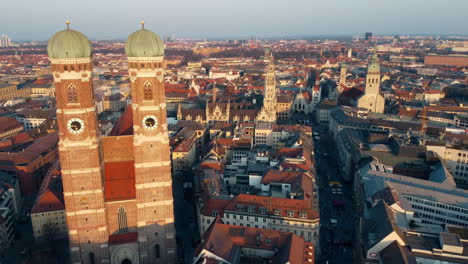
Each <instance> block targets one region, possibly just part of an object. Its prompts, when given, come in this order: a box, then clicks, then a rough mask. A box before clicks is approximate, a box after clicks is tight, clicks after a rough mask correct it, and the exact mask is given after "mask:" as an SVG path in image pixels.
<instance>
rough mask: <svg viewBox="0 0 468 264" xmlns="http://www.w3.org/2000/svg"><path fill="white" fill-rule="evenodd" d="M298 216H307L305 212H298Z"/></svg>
mask: <svg viewBox="0 0 468 264" xmlns="http://www.w3.org/2000/svg"><path fill="white" fill-rule="evenodd" d="M299 218H307V214H306V213H305V212H299Z"/></svg>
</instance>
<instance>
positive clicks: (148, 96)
mask: <svg viewBox="0 0 468 264" xmlns="http://www.w3.org/2000/svg"><path fill="white" fill-rule="evenodd" d="M143 99H144V100H153V89H152V87H151V82H149V81H146V82H145V84H143Z"/></svg>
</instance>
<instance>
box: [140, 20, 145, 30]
mask: <svg viewBox="0 0 468 264" xmlns="http://www.w3.org/2000/svg"><path fill="white" fill-rule="evenodd" d="M141 29H145V21H143V20H142V21H141Z"/></svg>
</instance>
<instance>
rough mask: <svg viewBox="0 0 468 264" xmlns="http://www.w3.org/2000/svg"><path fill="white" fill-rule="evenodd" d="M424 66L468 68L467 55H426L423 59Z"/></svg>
mask: <svg viewBox="0 0 468 264" xmlns="http://www.w3.org/2000/svg"><path fill="white" fill-rule="evenodd" d="M424 65H426V66H454V67H466V66H468V56H467V55H431V54H429V55H426V56H425V57H424Z"/></svg>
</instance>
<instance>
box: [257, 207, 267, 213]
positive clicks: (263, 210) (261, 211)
mask: <svg viewBox="0 0 468 264" xmlns="http://www.w3.org/2000/svg"><path fill="white" fill-rule="evenodd" d="M258 210H259V211H260V213H261V214H266V212H267V209H266V208H265V207H260V208H259V209H258Z"/></svg>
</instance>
